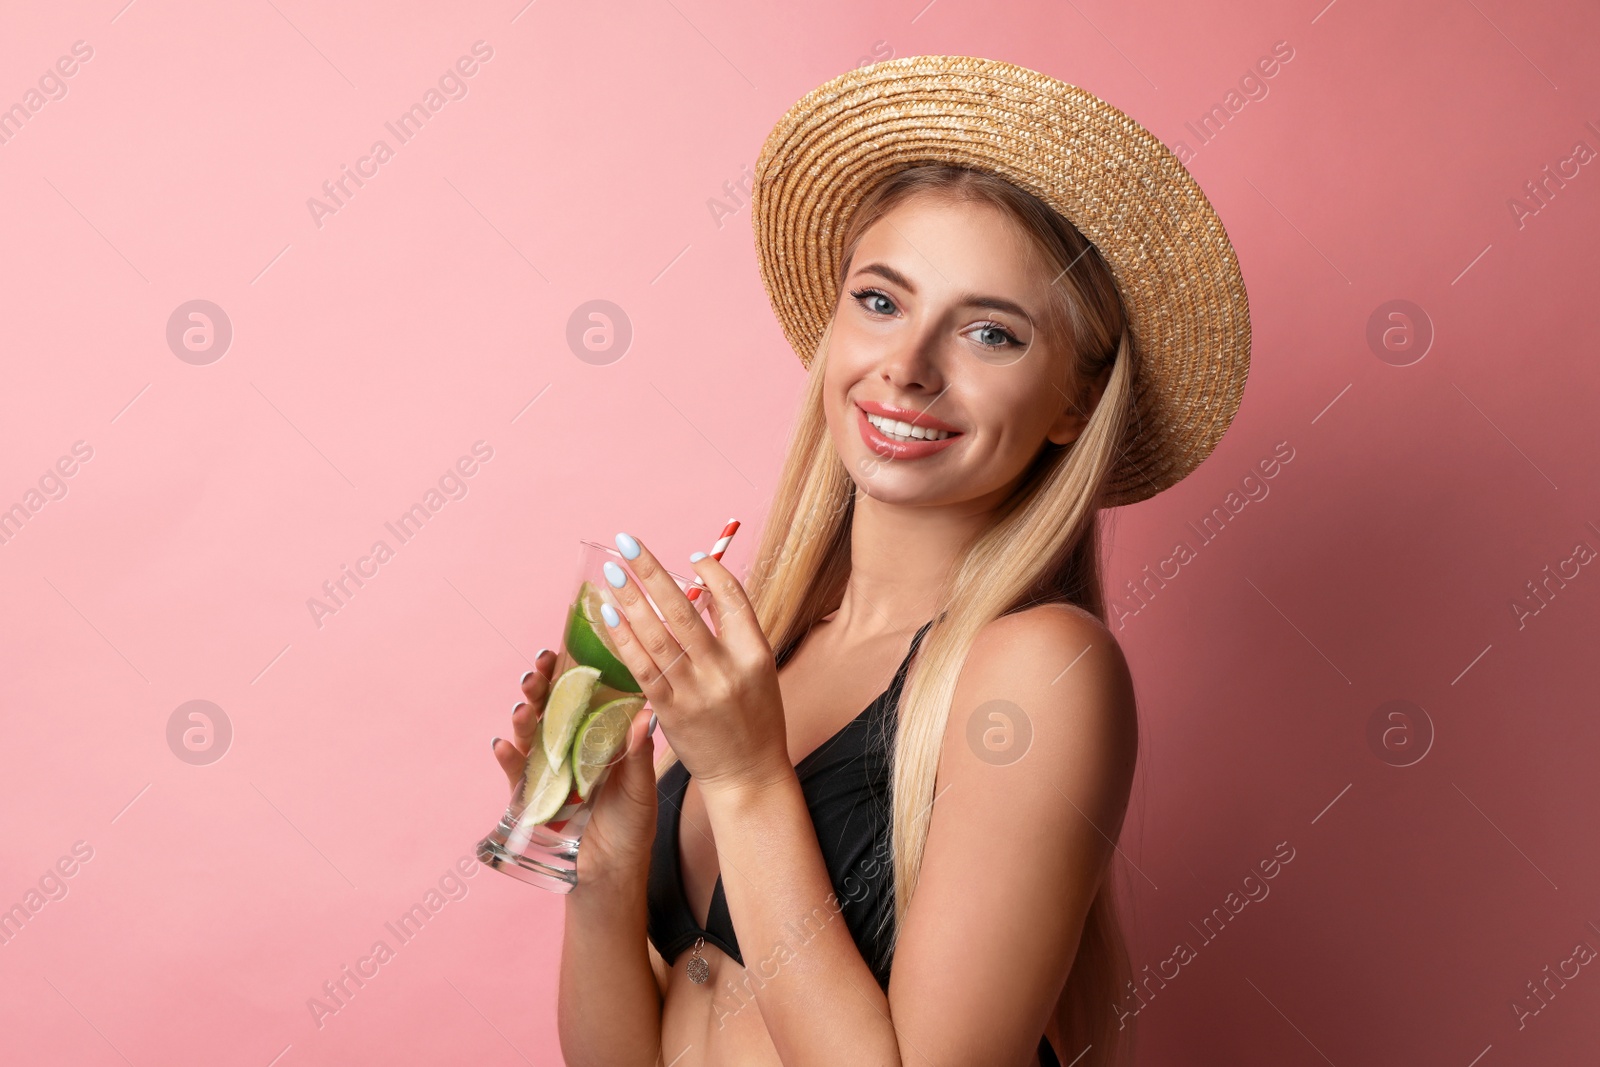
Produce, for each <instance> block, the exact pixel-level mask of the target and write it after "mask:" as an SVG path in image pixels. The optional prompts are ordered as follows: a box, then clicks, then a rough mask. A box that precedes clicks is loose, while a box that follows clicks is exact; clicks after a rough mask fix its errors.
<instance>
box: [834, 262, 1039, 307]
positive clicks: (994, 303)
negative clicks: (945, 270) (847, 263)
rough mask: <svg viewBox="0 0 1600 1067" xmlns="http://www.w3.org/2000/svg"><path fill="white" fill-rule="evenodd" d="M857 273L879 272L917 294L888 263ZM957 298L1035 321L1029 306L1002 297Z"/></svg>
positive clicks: (871, 265) (969, 304)
mask: <svg viewBox="0 0 1600 1067" xmlns="http://www.w3.org/2000/svg"><path fill="white" fill-rule="evenodd" d="M855 273H858V274H877V275H879V276H881V277H883V278H887V279H888V280H889V281H891V282H893V283H894V284H896V285H898V286H900V288H902V289H904V290H905V291H906V292H908V293H910V294H912V295H913V296H915V295H916V292H917V287H916V286H915V285H912V284H911V279H910V278H907V277H906V276H905V275H904V274H901V273H900V272H899V271H897V270H895V269H894V268H893V267H891V266H889V265H888V264H886V263H868V264H867V265H866V266H864V267H861V268H859V269H858V270H857V271H856V272H855ZM957 300H958V301H959V302H960V303H961V304H962V305H963V306H966V307H980V308H990V309H992V310H994V311H1007V312H1010V313H1011V314H1013V315H1017V316H1020V317H1021V318H1024V319H1027V320H1028V321H1029V322H1032V321H1033V316H1032V315H1030V314H1029V313H1028V309H1027V308H1025V307H1023V306H1022V305H1021V304H1017V303H1014V302H1012V301H1010V300H1006V299H1004V298H1002V297H998V296H982V295H980V294H978V293H961V294H958V296H957Z"/></svg>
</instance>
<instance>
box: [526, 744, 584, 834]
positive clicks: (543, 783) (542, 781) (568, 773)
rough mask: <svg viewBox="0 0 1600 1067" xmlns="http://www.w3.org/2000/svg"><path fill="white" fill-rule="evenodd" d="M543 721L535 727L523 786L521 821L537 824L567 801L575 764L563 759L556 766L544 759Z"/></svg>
mask: <svg viewBox="0 0 1600 1067" xmlns="http://www.w3.org/2000/svg"><path fill="white" fill-rule="evenodd" d="M543 732H544V720H543V719H541V720H540V721H539V725H538V726H536V727H534V735H533V747H532V748H530V749H529V750H528V765H527V768H526V769H525V772H524V783H525V784H524V785H523V787H522V801H523V809H522V822H523V823H524V824H526V825H531V826H538V825H540V824H541V823H545V822H548V821H549V820H550V819H551V818H552V817H553V816H554V815H555V813H556V812H558V811H560V810H561V808H562V806H563V805H564V804H566V802H567V797H568V795H569V794H570V793H571V792H572V763H571V761H569V760H562V761H561V762H560V763H558V764H556V765H555V766H553V767H552V766H551V765H550V762H549V761H548V760H546V759H545V758H544V740H543V737H542V734H543Z"/></svg>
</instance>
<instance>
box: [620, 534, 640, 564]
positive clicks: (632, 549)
mask: <svg viewBox="0 0 1600 1067" xmlns="http://www.w3.org/2000/svg"><path fill="white" fill-rule="evenodd" d="M617 551H618V552H621V553H622V554H623V555H624V556H625V557H627V558H628V559H638V558H639V542H637V541H635V540H634V539H633V538H631V537H629V536H628V535H627V534H625V533H619V534H617Z"/></svg>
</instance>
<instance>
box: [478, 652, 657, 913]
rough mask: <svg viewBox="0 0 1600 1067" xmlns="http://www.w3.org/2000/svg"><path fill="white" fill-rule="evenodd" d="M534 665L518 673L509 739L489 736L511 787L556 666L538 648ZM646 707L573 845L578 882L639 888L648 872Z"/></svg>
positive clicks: (652, 777)
mask: <svg viewBox="0 0 1600 1067" xmlns="http://www.w3.org/2000/svg"><path fill="white" fill-rule="evenodd" d="M534 662H535V669H534V670H531V671H529V672H528V673H527V674H525V675H523V676H522V697H523V699H522V701H521V702H520V703H518V704H517V705H516V707H514V708H512V709H511V740H507V739H505V738H501V737H497V738H495V739H494V746H493V747H494V756H495V759H496V760H497V761H498V762H499V764H500V769H501V770H503V771H505V774H506V778H507V779H508V780H509V782H510V785H511V789H512V790H513V791H515V789H516V788H517V784H518V783H519V782H521V781H522V772H523V769H524V767H526V765H527V762H528V752H529V750H530V749H532V747H533V733H534V730H535V728H536V727H537V726H538V723H539V717H540V716H542V715H543V714H544V706H545V700H546V699H547V698H548V697H549V695H550V685H551V683H552V682H553V681H554V678H553V677H552V676H553V674H554V672H555V667H556V654H555V653H554V652H551V651H549V650H543V651H541V653H540V654H539V656H538V658H537V659H536V660H535V661H534ZM650 715H651V713H650V711H649V710H648V709H641V710H640V711H639V712H638V713H636V714H635V715H634V717H633V722H632V723H631V724H630V726H629V729H628V745H627V748H626V749H625V750H624V752H625V754H624V755H622V756H621V757H619V758H618V760H617V762H616V764H614V765H613V766H612V768H611V769H610V770H609V771H608V772H607V773H606V777H605V780H604V781H603V782H601V783H600V795H599V796H597V797H596V798H595V800H594V808H593V810H592V811H591V812H590V813H589V824H588V825H587V826H586V827H585V828H584V831H583V842H582V844H581V845H580V846H579V848H578V884H579V885H593V884H599V883H607V882H609V883H613V884H616V885H632V886H634V887H635V888H638V887H642V886H643V885H644V883H645V881H646V880H647V879H648V878H649V875H650V849H651V846H652V845H653V844H654V843H655V835H656V774H655V739H654V738H653V737H652V736H651V734H650V731H649V725H650Z"/></svg>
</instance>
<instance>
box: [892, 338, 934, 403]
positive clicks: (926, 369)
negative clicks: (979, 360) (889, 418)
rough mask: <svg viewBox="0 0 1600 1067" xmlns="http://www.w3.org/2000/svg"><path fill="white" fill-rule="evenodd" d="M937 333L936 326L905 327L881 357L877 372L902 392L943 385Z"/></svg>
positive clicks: (930, 390) (928, 390)
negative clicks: (904, 330)
mask: <svg viewBox="0 0 1600 1067" xmlns="http://www.w3.org/2000/svg"><path fill="white" fill-rule="evenodd" d="M940 359H941V356H940V355H939V345H938V335H937V333H936V331H935V330H933V329H931V328H930V329H924V330H911V331H906V334H905V336H903V337H902V338H900V339H897V340H896V341H895V342H894V343H893V344H892V345H891V346H890V347H889V349H888V350H887V351H885V352H884V354H883V357H882V358H881V359H880V360H879V361H878V374H879V375H880V376H881V377H882V378H883V380H884V381H885V382H887V383H888V384H889V385H890V386H891V387H892V388H893V389H894V390H895V391H896V393H898V394H899V395H902V396H904V395H908V394H910V393H914V392H919V391H926V392H928V393H930V394H933V393H938V392H939V390H940V389H941V388H943V374H942V373H941V371H940Z"/></svg>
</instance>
